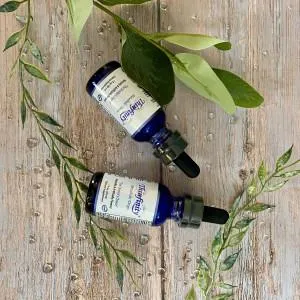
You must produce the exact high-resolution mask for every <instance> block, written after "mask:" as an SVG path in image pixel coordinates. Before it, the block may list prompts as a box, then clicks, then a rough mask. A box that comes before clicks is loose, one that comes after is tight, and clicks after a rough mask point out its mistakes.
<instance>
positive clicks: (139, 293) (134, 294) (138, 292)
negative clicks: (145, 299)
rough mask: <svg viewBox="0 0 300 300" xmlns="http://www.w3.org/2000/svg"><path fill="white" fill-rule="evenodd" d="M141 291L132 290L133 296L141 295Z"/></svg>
mask: <svg viewBox="0 0 300 300" xmlns="http://www.w3.org/2000/svg"><path fill="white" fill-rule="evenodd" d="M141 294H142V293H141V292H140V291H135V292H133V297H139V296H141Z"/></svg>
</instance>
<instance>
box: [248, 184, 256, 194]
mask: <svg viewBox="0 0 300 300" xmlns="http://www.w3.org/2000/svg"><path fill="white" fill-rule="evenodd" d="M255 191H256V186H255V185H250V186H248V188H247V193H248V195H249V196H253V195H254V193H255Z"/></svg>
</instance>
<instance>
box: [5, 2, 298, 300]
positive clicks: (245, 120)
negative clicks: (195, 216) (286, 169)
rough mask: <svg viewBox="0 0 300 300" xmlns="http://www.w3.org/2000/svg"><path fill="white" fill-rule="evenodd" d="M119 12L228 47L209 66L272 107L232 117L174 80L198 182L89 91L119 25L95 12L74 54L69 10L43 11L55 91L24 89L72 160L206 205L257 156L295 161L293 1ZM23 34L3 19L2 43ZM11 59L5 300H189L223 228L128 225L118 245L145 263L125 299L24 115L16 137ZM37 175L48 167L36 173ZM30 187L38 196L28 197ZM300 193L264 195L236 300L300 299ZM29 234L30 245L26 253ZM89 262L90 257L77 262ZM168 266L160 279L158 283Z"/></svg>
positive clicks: (145, 26) (171, 117)
mask: <svg viewBox="0 0 300 300" xmlns="http://www.w3.org/2000/svg"><path fill="white" fill-rule="evenodd" d="M1 3H2V2H1ZM164 4H166V5H167V8H166V9H165V5H164ZM160 7H162V8H163V9H162V8H160ZM116 12H117V13H119V14H120V15H122V16H123V17H124V18H126V19H128V18H129V17H132V18H133V20H134V21H135V25H136V26H138V27H139V28H141V29H142V30H145V31H156V30H160V31H174V32H175V31H176V32H180V31H181V32H195V33H204V34H211V35H216V36H219V37H221V38H224V39H229V40H230V41H231V42H232V44H233V45H234V47H233V49H232V50H231V51H229V52H226V53H223V52H219V51H217V50H215V49H212V50H207V51H204V54H203V55H204V57H205V58H206V59H207V60H208V61H209V62H210V63H212V64H213V65H215V66H217V67H223V68H227V69H229V70H231V71H233V72H235V73H237V74H239V75H241V76H242V77H243V78H245V79H247V80H248V81H249V82H250V83H251V84H253V85H254V86H255V87H257V88H258V89H259V90H260V91H261V93H262V94H263V95H264V96H265V104H264V106H263V107H261V108H259V109H256V110H248V111H246V110H242V109H240V110H238V111H237V113H236V115H235V116H231V117H230V116H228V115H226V114H225V113H224V112H223V111H222V110H221V109H219V108H218V107H216V105H215V104H213V103H210V102H208V101H206V100H204V99H201V98H200V97H199V96H197V95H196V94H194V93H193V92H192V91H189V90H188V89H187V88H186V87H184V86H183V85H182V84H181V83H179V82H177V91H176V97H175V99H174V101H173V102H172V104H171V105H169V106H168V108H167V114H168V123H169V124H170V126H171V127H172V128H174V129H177V130H179V131H180V132H181V133H182V134H183V135H184V136H185V137H186V139H187V141H189V143H190V145H189V147H188V152H189V154H190V155H191V156H192V157H193V158H194V159H195V160H196V161H197V162H198V163H199V164H200V166H201V168H202V172H201V175H200V177H199V178H197V179H194V180H189V179H187V178H185V177H184V176H183V175H182V174H181V173H180V172H179V171H178V170H176V171H175V172H170V171H169V170H168V169H167V168H164V167H162V168H161V166H160V164H159V162H158V161H157V160H156V159H154V158H153V156H152V154H151V149H150V147H149V146H147V145H140V144H137V143H134V142H133V141H132V140H131V139H130V137H128V136H127V137H125V138H124V137H123V134H122V132H121V129H120V127H119V126H118V125H117V124H115V123H114V122H113V121H112V120H111V119H110V118H109V117H108V116H107V115H105V113H104V112H103V111H101V110H100V109H98V107H97V105H96V104H95V103H93V101H92V100H91V99H90V98H89V96H88V95H87V94H86V92H85V83H86V81H87V79H88V78H89V76H90V75H91V74H92V73H93V72H94V71H95V70H96V69H97V68H98V67H99V66H101V65H102V64H104V63H105V62H106V61H108V60H112V59H118V58H119V55H120V45H119V34H118V32H117V30H116V27H115V26H114V24H113V23H112V20H111V19H110V18H109V17H108V16H106V15H104V14H102V13H100V12H99V11H96V10H95V11H94V13H93V15H92V16H91V18H90V19H89V21H88V24H87V26H86V28H85V31H84V33H83V35H82V38H81V41H80V44H79V46H77V45H76V44H75V42H74V41H73V39H72V36H71V34H70V32H69V27H68V24H67V11H66V6H65V4H64V1H60V0H50V1H46V2H42V1H35V2H34V15H35V19H34V24H35V26H34V28H33V29H32V36H33V39H34V40H35V41H36V42H37V44H38V45H40V47H41V50H42V52H43V54H44V55H45V66H44V67H45V69H48V74H49V77H50V78H51V79H52V81H53V83H52V84H51V85H50V86H49V85H48V86H47V84H45V83H42V82H37V81H36V80H32V79H31V78H29V77H28V79H27V80H28V82H27V84H28V86H29V88H30V90H31V91H33V92H34V97H35V99H36V101H37V103H38V104H39V106H40V107H41V109H43V110H45V111H47V112H49V113H51V114H53V115H54V116H55V117H56V118H57V119H58V120H59V121H60V122H61V123H63V124H65V133H66V135H67V136H68V137H70V139H71V141H72V142H73V143H74V144H75V145H76V146H77V148H78V153H77V155H79V156H80V157H81V158H83V159H85V161H86V163H87V164H88V166H89V167H90V168H92V169H94V170H103V171H110V172H116V173H120V174H126V175H128V176H135V177H141V178H147V179H149V180H156V181H158V180H160V179H162V181H163V183H165V184H167V185H168V186H169V187H170V188H171V190H172V192H173V193H174V194H177V195H180V194H183V193H190V194H196V195H202V196H203V197H204V198H205V200H206V203H208V204H210V205H216V206H222V207H226V208H228V207H229V205H230V203H231V201H232V199H233V198H234V196H235V195H236V194H237V193H238V191H240V190H241V188H242V186H243V180H242V179H241V178H240V177H241V176H240V175H241V171H242V174H249V172H250V170H251V168H255V167H257V166H258V164H259V162H260V160H261V159H262V158H266V160H267V162H268V163H273V162H274V160H275V158H276V156H277V155H279V154H280V153H282V152H283V151H284V149H286V148H288V146H289V145H291V144H293V143H294V144H295V156H296V157H299V156H300V150H299V149H300V143H299V134H300V129H299V128H300V121H299V120H300V104H299V103H300V102H299V101H298V97H299V95H300V86H299V84H298V81H299V76H300V64H299V57H300V48H299V42H300V41H299V34H298V31H299V28H300V24H299V20H300V18H299V17H300V4H299V1H296V0H287V1H284V3H283V2H282V1H279V0H265V1H262V0H254V1H238V0H228V1H222V2H220V1H213V0H208V1H195V0H185V1H180V0H168V1H167V0H161V1H158V3H156V1H153V2H152V3H150V4H146V5H143V6H140V7H128V6H121V7H118V8H116ZM18 14H21V12H19V11H18ZM104 20H105V21H107V25H106V26H105V25H104V26H103V21H104ZM104 24H105V23H104ZM102 27H103V29H104V30H103V34H99V32H101V31H102ZM17 28H19V27H18V24H17V22H16V21H15V14H10V15H3V14H2V15H1V16H0V45H2V46H3V45H4V44H5V41H6V39H7V38H8V36H9V35H10V33H11V32H13V31H15V30H17ZM172 50H175V51H178V52H180V51H182V49H180V48H172ZM16 55H17V49H10V50H9V51H8V52H6V53H4V54H3V53H1V54H0V65H1V67H2V72H0V97H1V99H2V100H1V101H0V113H1V118H0V137H1V139H0V199H1V200H0V205H1V209H0V234H1V239H0V288H1V297H0V298H1V299H5V300H6V299H8V300H10V299H13V300H16V299H22V300H27V299H28V300H29V299H30V300H31V299H34V300H36V299H43V300H44V299H88V300H90V299H95V300H96V299H97V300H98V299H101V300H102V299H109V300H111V299H119V298H120V299H126V300H127V299H135V298H136V299H144V300H156V299H167V300H169V299H170V300H173V299H175V300H177V299H178V300H181V299H183V298H184V295H185V294H186V292H187V291H188V289H189V287H190V286H191V284H192V280H191V275H192V273H193V271H194V269H195V268H196V257H197V256H198V255H200V254H201V255H206V253H207V247H208V246H209V244H210V242H211V240H212V236H213V234H214V233H215V232H216V230H217V227H216V226H213V225H207V224H203V225H202V226H201V228H200V229H199V230H186V229H185V230H184V229H180V228H178V227H177V226H176V225H174V224H172V223H171V222H169V223H168V224H167V225H165V226H164V227H163V228H162V229H160V228H155V229H149V228H147V227H143V226H133V225H130V226H129V227H126V226H122V225H120V227H121V228H122V230H123V231H124V232H127V234H128V236H129V241H128V242H126V243H125V244H122V247H126V248H128V249H131V250H132V251H133V252H136V253H137V255H138V256H139V257H140V258H141V260H142V261H143V266H141V267H139V266H132V269H133V273H134V277H135V278H136V280H137V283H138V286H134V285H133V284H132V282H131V281H130V280H126V284H125V287H124V293H123V295H121V294H120V292H119V290H118V288H117V285H116V282H115V280H114V276H112V275H111V274H110V273H109V270H108V268H107V266H106V265H105V264H103V263H100V264H99V263H98V264H95V258H94V256H95V255H96V254H95V251H94V250H93V247H92V245H91V244H90V243H89V241H88V240H80V236H81V232H82V230H83V229H84V224H85V222H84V219H83V220H82V222H81V225H80V227H79V228H76V224H75V217H74V215H73V212H72V204H71V201H70V200H69V197H68V195H67V192H66V190H65V186H64V184H63V183H62V181H61V178H60V176H59V174H58V173H57V171H56V170H55V168H49V167H48V166H47V165H46V160H47V159H48V158H49V151H48V149H47V148H46V146H45V145H44V143H43V141H42V140H41V139H40V136H39V133H38V130H37V126H36V124H35V122H34V121H33V120H32V118H30V117H29V118H28V120H27V124H26V126H25V129H24V130H22V129H21V121H20V118H19V103H20V101H19V100H20V90H19V86H18V82H17V80H16V77H13V78H12V79H9V76H8V74H6V73H5V72H3V70H9V68H10V66H11V65H12V63H13V61H14V59H15V57H16ZM183 101H184V103H183ZM29 137H37V138H38V139H39V144H38V146H37V147H35V148H33V149H29V148H28V147H27V145H26V143H27V138H29ZM35 167H41V168H42V170H43V171H42V172H41V173H39V174H36V172H34V168H35ZM49 171H50V172H51V176H50V177H47V176H49ZM36 184H40V186H41V187H40V188H39V189H36V188H34V187H37V186H36ZM299 188H300V185H299V180H298V181H294V182H293V183H290V184H288V185H287V186H286V187H285V188H284V190H283V191H280V192H276V193H273V194H269V195H267V196H265V197H264V198H263V199H262V200H264V201H268V202H269V203H274V204H276V206H277V208H276V210H275V211H274V212H272V213H270V214H268V213H266V214H265V215H264V216H262V217H261V219H260V220H258V221H257V224H256V226H255V227H254V228H253V230H252V231H251V233H250V234H249V235H248V237H247V239H246V241H245V243H244V247H243V251H242V255H241V258H240V260H239V263H238V265H236V266H235V267H234V271H233V273H232V275H231V277H230V280H232V282H233V283H234V284H236V285H239V288H238V289H237V295H236V299H245V300H249V299H251V300H252V299H257V300H261V299H280V300H281V299H283V300H290V299H293V300H296V299H300V281H299V275H300V271H299V270H300V259H299V255H298V249H299V248H300V236H299V233H298V228H299V225H300V221H299V220H300V218H299V216H300V204H299V199H298V198H299V190H300V189H299ZM35 215H39V216H35ZM141 234H148V235H149V236H150V241H149V243H148V244H147V245H145V246H142V245H140V244H139V237H140V235H141ZM31 235H33V236H34V237H35V239H36V242H35V243H29V241H30V236H31ZM60 246H62V248H60ZM57 248H59V249H62V250H61V251H58V250H57ZM81 253H83V254H84V256H85V258H84V259H83V260H79V259H78V254H81ZM46 262H50V263H52V264H54V270H53V271H52V272H51V273H49V274H45V273H43V272H42V266H43V264H44V263H46ZM160 267H164V268H165V269H166V272H165V274H163V275H160V274H159V273H158V268H160ZM72 273H77V274H78V279H77V280H71V274H72ZM148 275H151V276H148ZM139 291H141V295H140V296H138V297H135V295H136V294H135V292H139Z"/></svg>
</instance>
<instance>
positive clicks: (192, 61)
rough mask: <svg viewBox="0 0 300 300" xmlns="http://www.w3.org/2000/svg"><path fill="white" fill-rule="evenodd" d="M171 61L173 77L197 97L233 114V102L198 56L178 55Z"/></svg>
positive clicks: (221, 84) (206, 64)
mask: <svg viewBox="0 0 300 300" xmlns="http://www.w3.org/2000/svg"><path fill="white" fill-rule="evenodd" d="M175 57H176V59H177V60H176V59H173V61H172V63H173V68H174V72H175V75H176V76H177V77H178V78H179V80H181V81H182V82H183V83H184V84H185V85H186V86H188V87H189V88H191V89H192V90H193V91H195V92H196V93H198V94H199V95H201V96H203V97H205V98H207V99H209V100H211V101H213V102H216V103H217V104H219V105H220V106H221V107H222V108H223V109H224V110H225V111H226V112H227V113H229V114H232V113H234V112H235V110H236V107H235V104H234V101H233V99H232V97H231V95H230V93H229V92H228V90H227V89H226V87H225V86H224V84H223V83H222V81H221V80H220V79H219V78H218V76H217V75H216V74H215V72H214V71H213V70H212V68H211V67H210V65H209V64H208V63H207V62H206V61H205V60H204V59H203V58H202V57H200V56H198V55H195V54H190V53H179V54H176V55H175Z"/></svg>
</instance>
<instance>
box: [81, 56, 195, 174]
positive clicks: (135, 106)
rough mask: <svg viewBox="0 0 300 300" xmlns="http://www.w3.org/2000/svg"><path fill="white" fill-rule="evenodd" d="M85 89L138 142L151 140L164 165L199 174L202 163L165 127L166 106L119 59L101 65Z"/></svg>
mask: <svg viewBox="0 0 300 300" xmlns="http://www.w3.org/2000/svg"><path fill="white" fill-rule="evenodd" d="M86 89H87V92H88V93H89V95H90V96H91V97H93V98H94V99H95V100H96V101H97V102H98V103H99V104H100V105H101V106H102V107H103V108H104V109H105V110H106V111H107V112H108V113H109V114H110V115H111V116H112V117H114V118H115V119H116V120H117V121H118V123H120V124H121V125H122V126H123V128H124V129H125V130H126V131H127V132H129V134H130V135H131V137H132V138H133V139H134V140H135V141H137V142H150V143H151V144H152V146H153V148H154V153H153V154H154V155H155V156H156V157H158V158H160V159H161V160H162V162H163V163H164V164H166V165H169V164H171V163H175V164H176V165H177V166H178V167H179V168H180V169H181V170H182V171H183V172H184V173H185V174H186V175H187V176H189V177H191V178H194V177H197V176H198V175H199V173H200V169H199V166H198V165H197V164H196V163H195V162H194V161H193V160H192V159H191V158H190V157H189V156H188V154H186V153H185V152H184V149H185V148H186V147H187V145H188V144H187V142H186V141H185V140H184V139H183V138H182V137H181V135H180V134H179V132H177V131H175V132H172V131H171V130H169V129H168V128H166V115H165V112H164V111H163V109H162V108H161V107H160V106H159V105H158V103H157V102H156V101H155V100H154V99H153V98H152V97H151V96H150V95H149V94H148V93H147V92H146V91H145V90H143V89H142V88H140V87H138V86H137V84H135V83H134V82H133V81H132V80H131V79H130V78H129V77H128V76H127V75H126V74H125V73H124V72H123V71H122V68H121V65H120V64H119V63H118V62H116V61H111V62H109V63H107V64H106V65H104V66H103V67H101V68H100V69H99V70H98V71H97V72H96V73H95V74H94V75H93V76H92V77H91V78H90V80H89V81H88V83H87V86H86Z"/></svg>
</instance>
